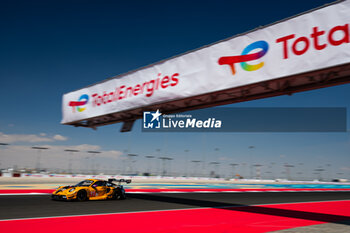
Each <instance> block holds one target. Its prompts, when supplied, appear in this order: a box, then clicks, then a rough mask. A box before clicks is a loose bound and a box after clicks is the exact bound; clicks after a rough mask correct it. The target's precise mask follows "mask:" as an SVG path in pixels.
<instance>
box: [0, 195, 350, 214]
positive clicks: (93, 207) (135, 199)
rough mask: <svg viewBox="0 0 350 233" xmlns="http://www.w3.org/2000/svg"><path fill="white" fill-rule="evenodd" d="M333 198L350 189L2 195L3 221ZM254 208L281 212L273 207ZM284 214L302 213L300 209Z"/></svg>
mask: <svg viewBox="0 0 350 233" xmlns="http://www.w3.org/2000/svg"><path fill="white" fill-rule="evenodd" d="M333 200H350V192H276V193H275V192H257V193H150V194H128V198H127V199H126V200H117V201H115V200H105V201H87V202H64V201H52V200H51V199H50V196H49V195H2V196H0V209H1V211H0V220H5V219H21V218H42V217H53V216H72V215H88V214H105V213H125V212H139V211H158V210H176V209H196V208H204V207H215V208H222V207H228V206H232V207H233V206H252V205H263V204H277V203H298V202H315V201H316V202H317V201H333ZM250 211H255V212H256V213H267V212H268V214H269V215H274V214H275V215H280V214H281V213H280V212H278V211H276V213H275V212H274V210H273V208H270V209H266V208H254V209H253V210H250ZM283 214H285V215H287V216H288V215H291V216H293V215H294V217H297V216H298V215H299V213H297V212H290V213H289V212H286V213H283ZM316 218H322V216H316ZM310 220H319V219H310ZM321 220H322V219H321Z"/></svg>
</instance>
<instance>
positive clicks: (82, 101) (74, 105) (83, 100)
mask: <svg viewBox="0 0 350 233" xmlns="http://www.w3.org/2000/svg"><path fill="white" fill-rule="evenodd" d="M88 102H89V96H88V95H87V94H83V95H81V96H80V97H79V99H78V101H70V102H69V104H68V105H69V106H70V107H72V110H73V112H75V109H76V110H77V111H78V112H82V111H84V110H86V107H85V108H83V107H82V106H84V105H86V104H87V103H88Z"/></svg>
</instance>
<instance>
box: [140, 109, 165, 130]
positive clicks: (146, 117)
mask: <svg viewBox="0 0 350 233" xmlns="http://www.w3.org/2000/svg"><path fill="white" fill-rule="evenodd" d="M161 120H162V113H160V112H159V109H158V110H157V111H156V112H143V128H144V129H159V128H160V126H161Z"/></svg>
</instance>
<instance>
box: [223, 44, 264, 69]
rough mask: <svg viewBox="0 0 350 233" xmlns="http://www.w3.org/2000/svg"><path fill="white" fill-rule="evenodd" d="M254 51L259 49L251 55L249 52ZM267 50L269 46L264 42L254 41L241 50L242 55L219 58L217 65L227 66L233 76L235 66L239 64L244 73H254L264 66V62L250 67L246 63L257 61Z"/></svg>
mask: <svg viewBox="0 0 350 233" xmlns="http://www.w3.org/2000/svg"><path fill="white" fill-rule="evenodd" d="M255 49H260V51H259V52H256V53H251V54H249V53H250V52H251V51H253V50H255ZM268 50H269V44H268V43H267V42H266V41H263V40H260V41H256V42H254V43H252V44H250V45H248V46H247V47H245V49H243V51H242V54H241V55H239V56H230V57H221V58H220V59H219V61H218V63H219V65H228V66H230V67H231V71H232V74H233V75H235V73H236V70H235V64H236V63H240V64H241V67H242V69H244V70H246V71H254V70H258V69H260V68H261V67H263V66H264V62H260V63H259V64H255V65H250V64H248V63H247V62H248V61H254V60H258V59H259V58H261V57H263V56H265V54H266V53H267V51H268Z"/></svg>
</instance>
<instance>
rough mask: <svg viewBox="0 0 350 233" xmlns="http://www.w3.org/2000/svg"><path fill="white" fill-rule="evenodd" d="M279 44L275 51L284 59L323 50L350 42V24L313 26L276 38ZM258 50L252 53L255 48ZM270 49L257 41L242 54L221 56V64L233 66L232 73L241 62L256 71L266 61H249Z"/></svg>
mask: <svg viewBox="0 0 350 233" xmlns="http://www.w3.org/2000/svg"><path fill="white" fill-rule="evenodd" d="M274 41H275V43H276V44H277V46H276V47H275V48H277V49H278V48H281V50H280V51H276V52H275V51H273V52H274V53H273V54H274V55H276V57H280V58H282V59H284V60H287V59H290V58H293V59H295V58H296V57H298V56H302V55H304V54H306V53H308V52H309V51H310V50H314V51H321V50H326V48H328V47H332V46H340V45H342V44H349V43H350V29H349V24H344V25H337V26H334V27H332V28H330V29H329V30H328V31H327V30H322V29H320V28H319V27H313V28H312V29H311V30H310V34H308V35H303V36H297V35H296V34H294V33H293V34H289V35H286V36H282V37H280V38H277V39H275V40H274ZM257 49H259V50H258V51H257V52H254V53H251V52H252V51H253V50H257ZM268 51H269V44H268V43H267V42H266V41H264V40H260V41H256V42H253V43H251V44H249V45H248V46H247V47H245V48H244V49H243V51H242V53H241V55H235V56H227V57H220V58H219V60H218V63H219V65H228V66H230V68H231V71H232V74H233V75H235V74H236V70H235V64H236V63H239V64H240V65H241V67H242V69H243V70H245V71H255V70H258V69H260V68H262V67H263V66H264V62H260V63H258V64H255V65H250V64H248V63H247V62H249V61H254V60H258V59H260V58H262V57H263V56H265V55H266V53H267V52H268Z"/></svg>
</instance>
